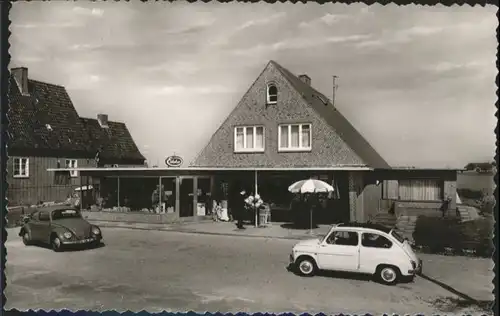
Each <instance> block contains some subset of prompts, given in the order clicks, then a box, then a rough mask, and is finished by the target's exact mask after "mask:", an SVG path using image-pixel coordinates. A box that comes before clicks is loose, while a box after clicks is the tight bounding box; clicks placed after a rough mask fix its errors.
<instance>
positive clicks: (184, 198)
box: [179, 178, 194, 217]
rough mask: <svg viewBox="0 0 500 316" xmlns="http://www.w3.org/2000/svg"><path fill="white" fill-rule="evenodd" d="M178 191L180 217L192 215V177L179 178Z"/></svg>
mask: <svg viewBox="0 0 500 316" xmlns="http://www.w3.org/2000/svg"><path fill="white" fill-rule="evenodd" d="M180 182H181V183H180V192H179V200H180V201H179V202H180V210H179V216H180V217H188V216H193V215H194V195H193V193H194V192H193V191H194V179H193V178H181V179H180Z"/></svg>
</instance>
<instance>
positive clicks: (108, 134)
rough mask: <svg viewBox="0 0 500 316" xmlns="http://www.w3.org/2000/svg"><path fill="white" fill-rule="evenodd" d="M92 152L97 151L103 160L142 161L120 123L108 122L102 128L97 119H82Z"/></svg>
mask: <svg viewBox="0 0 500 316" xmlns="http://www.w3.org/2000/svg"><path fill="white" fill-rule="evenodd" d="M81 121H82V122H83V126H84V127H85V129H86V130H87V133H88V137H89V138H90V140H91V142H92V146H93V149H94V152H95V153H97V151H98V150H99V152H100V153H99V157H100V159H103V160H108V159H120V160H122V161H144V160H145V158H144V156H143V155H142V154H141V152H140V151H139V148H137V145H136V144H135V142H134V139H133V138H132V135H131V134H130V132H129V130H128V128H127V126H126V125H125V124H124V123H121V122H113V121H108V124H107V125H108V127H106V128H102V127H101V125H100V124H99V121H98V120H97V119H91V118H82V119H81Z"/></svg>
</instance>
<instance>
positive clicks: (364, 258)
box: [290, 223, 422, 285]
mask: <svg viewBox="0 0 500 316" xmlns="http://www.w3.org/2000/svg"><path fill="white" fill-rule="evenodd" d="M290 265H291V268H292V269H294V270H296V271H297V272H298V273H299V274H300V275H302V276H313V275H314V274H315V272H317V271H318V270H333V271H345V272H357V273H364V274H371V275H373V276H375V277H376V278H377V279H378V280H379V281H381V282H382V283H384V284H388V285H392V284H396V283H398V281H400V280H401V279H402V278H403V277H407V278H409V279H413V278H414V276H415V275H416V274H419V273H421V272H422V261H421V260H419V259H418V257H417V255H416V254H415V252H414V251H413V249H412V248H411V246H410V245H409V243H408V241H407V240H406V239H404V238H403V237H402V236H401V235H399V234H398V233H397V232H396V231H394V230H392V229H390V228H387V227H384V226H381V225H376V224H361V223H351V224H337V225H333V226H332V228H331V229H330V230H329V232H328V234H326V235H325V236H324V237H322V238H317V239H311V240H304V241H301V242H299V243H297V244H296V245H295V246H294V247H293V249H292V253H291V254H290Z"/></svg>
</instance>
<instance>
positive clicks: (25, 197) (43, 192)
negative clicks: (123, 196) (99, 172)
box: [7, 67, 145, 205]
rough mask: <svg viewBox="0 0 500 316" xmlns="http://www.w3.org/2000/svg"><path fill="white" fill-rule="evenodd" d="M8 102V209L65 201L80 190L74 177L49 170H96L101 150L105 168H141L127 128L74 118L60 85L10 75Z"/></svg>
mask: <svg viewBox="0 0 500 316" xmlns="http://www.w3.org/2000/svg"><path fill="white" fill-rule="evenodd" d="M9 101H10V104H9V112H8V114H7V115H8V119H9V129H8V131H9V140H8V143H7V144H8V156H9V160H8V162H7V172H8V173H7V174H8V175H7V182H8V184H9V189H8V192H7V197H8V200H9V204H10V205H24V204H36V203H38V202H52V201H54V202H57V201H64V200H65V199H66V198H67V197H68V195H70V194H71V193H72V191H73V190H74V189H75V188H76V187H78V186H80V185H81V183H80V178H79V177H78V172H77V171H73V172H67V171H61V172H56V173H48V172H47V168H78V167H90V166H96V159H95V158H96V156H99V155H98V154H97V153H98V151H99V149H100V148H103V150H102V151H103V153H102V156H103V160H104V161H105V162H106V163H108V164H132V165H144V160H145V158H144V157H143V156H142V154H141V153H140V151H139V150H138V148H137V146H136V145H135V142H134V140H133V139H132V137H131V135H130V133H129V132H128V130H127V128H126V126H125V124H123V123H115V122H109V127H108V128H106V129H104V128H102V129H101V130H99V129H96V128H95V124H94V123H93V121H94V120H92V119H82V118H81V117H80V116H79V115H78V112H77V111H76V109H75V107H74V105H73V103H72V101H71V98H70V96H69V95H68V93H67V91H66V89H65V88H64V87H63V86H60V85H55V84H50V83H46V82H41V81H37V80H33V79H31V78H28V68H25V67H19V68H13V69H12V70H11V77H10V85H9ZM100 117H102V115H100ZM105 117H106V119H107V116H105ZM102 135H108V136H106V137H102Z"/></svg>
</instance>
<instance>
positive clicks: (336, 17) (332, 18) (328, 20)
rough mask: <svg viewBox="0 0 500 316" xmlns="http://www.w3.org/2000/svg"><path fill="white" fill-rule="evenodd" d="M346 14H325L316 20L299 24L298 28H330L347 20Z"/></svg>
mask: <svg viewBox="0 0 500 316" xmlns="http://www.w3.org/2000/svg"><path fill="white" fill-rule="evenodd" d="M348 17H349V16H348V15H346V14H331V13H327V14H325V15H323V16H322V17H320V18H318V19H314V20H311V21H309V22H305V21H304V22H301V23H300V24H299V27H300V28H312V27H322V26H324V25H327V26H332V25H334V24H336V23H337V22H340V21H341V20H344V19H346V18H348Z"/></svg>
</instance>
